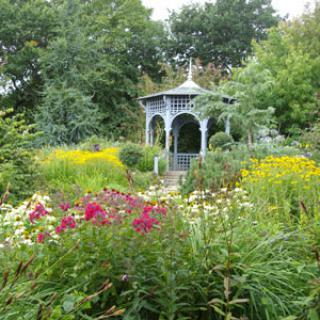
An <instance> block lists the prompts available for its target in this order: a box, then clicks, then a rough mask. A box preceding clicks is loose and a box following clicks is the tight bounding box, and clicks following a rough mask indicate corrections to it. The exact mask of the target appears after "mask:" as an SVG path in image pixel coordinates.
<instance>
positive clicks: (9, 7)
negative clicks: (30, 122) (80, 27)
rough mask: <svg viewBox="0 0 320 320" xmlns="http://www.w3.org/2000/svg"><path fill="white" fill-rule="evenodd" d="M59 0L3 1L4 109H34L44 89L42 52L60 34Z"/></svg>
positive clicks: (0, 63) (0, 67) (0, 62)
mask: <svg viewBox="0 0 320 320" xmlns="http://www.w3.org/2000/svg"><path fill="white" fill-rule="evenodd" d="M56 9H57V8H56V1H44V0H28V1H25V0H17V1H10V0H0V21H1V23H0V80H2V83H1V84H2V85H3V86H4V87H5V90H1V91H0V101H1V105H2V107H3V108H9V107H14V110H15V111H16V112H23V111H26V110H28V111H29V112H28V113H27V114H26V115H27V116H28V118H31V112H32V110H33V109H34V107H35V105H37V104H38V102H39V100H40V95H39V92H40V91H41V89H42V84H43V81H42V77H41V73H40V64H39V55H40V51H41V49H44V48H46V47H47V45H48V42H49V41H50V39H52V38H53V37H55V35H56V33H57V28H56V27H57V24H58V16H57V15H56Z"/></svg>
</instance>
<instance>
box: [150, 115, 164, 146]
mask: <svg viewBox="0 0 320 320" xmlns="http://www.w3.org/2000/svg"><path fill="white" fill-rule="evenodd" d="M146 135H147V139H148V141H149V143H148V144H150V145H152V146H153V145H155V144H157V145H160V146H162V147H163V148H164V147H165V120H164V118H163V117H162V115H160V114H155V115H154V116H153V117H152V118H151V119H150V120H149V122H148V123H147V124H146Z"/></svg>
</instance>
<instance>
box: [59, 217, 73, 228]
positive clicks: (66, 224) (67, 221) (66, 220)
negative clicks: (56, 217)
mask: <svg viewBox="0 0 320 320" xmlns="http://www.w3.org/2000/svg"><path fill="white" fill-rule="evenodd" d="M61 227H62V228H63V229H66V228H70V229H74V228H75V227H76V220H74V217H73V216H66V217H63V218H62V220H61Z"/></svg>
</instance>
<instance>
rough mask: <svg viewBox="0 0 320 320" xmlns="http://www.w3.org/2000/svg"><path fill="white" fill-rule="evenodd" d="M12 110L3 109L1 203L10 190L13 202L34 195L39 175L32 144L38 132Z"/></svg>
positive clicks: (0, 123)
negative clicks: (5, 110) (36, 179)
mask: <svg viewBox="0 0 320 320" xmlns="http://www.w3.org/2000/svg"><path fill="white" fill-rule="evenodd" d="M12 111H13V110H12V109H8V110H7V112H3V111H0V204H1V201H2V200H3V199H1V196H2V195H4V193H6V191H7V193H6V195H7V196H8V195H10V196H11V197H10V200H13V201H17V200H21V199H25V197H27V196H30V195H31V194H32V192H33V191H34V187H35V177H36V176H37V171H36V167H35V165H34V161H33V152H32V151H31V146H32V143H33V142H34V140H35V138H36V137H37V136H38V134H35V133H33V131H34V126H30V125H26V123H25V121H24V119H23V116H22V115H21V114H19V115H14V116H12Z"/></svg>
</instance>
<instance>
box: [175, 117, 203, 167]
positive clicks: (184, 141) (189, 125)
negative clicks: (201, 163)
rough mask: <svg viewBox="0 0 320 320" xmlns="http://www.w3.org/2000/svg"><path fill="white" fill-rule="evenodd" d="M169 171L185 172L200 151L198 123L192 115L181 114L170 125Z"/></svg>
mask: <svg viewBox="0 0 320 320" xmlns="http://www.w3.org/2000/svg"><path fill="white" fill-rule="evenodd" d="M171 128H172V145H171V146H170V151H171V157H170V169H171V170H174V171H180V170H186V169H187V168H189V166H190V162H191V160H192V159H195V158H197V157H198V156H199V153H200V150H201V132H200V121H199V120H198V119H197V117H196V116H195V115H193V114H192V113H181V114H178V115H177V116H175V118H174V119H173V121H172V123H171Z"/></svg>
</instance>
